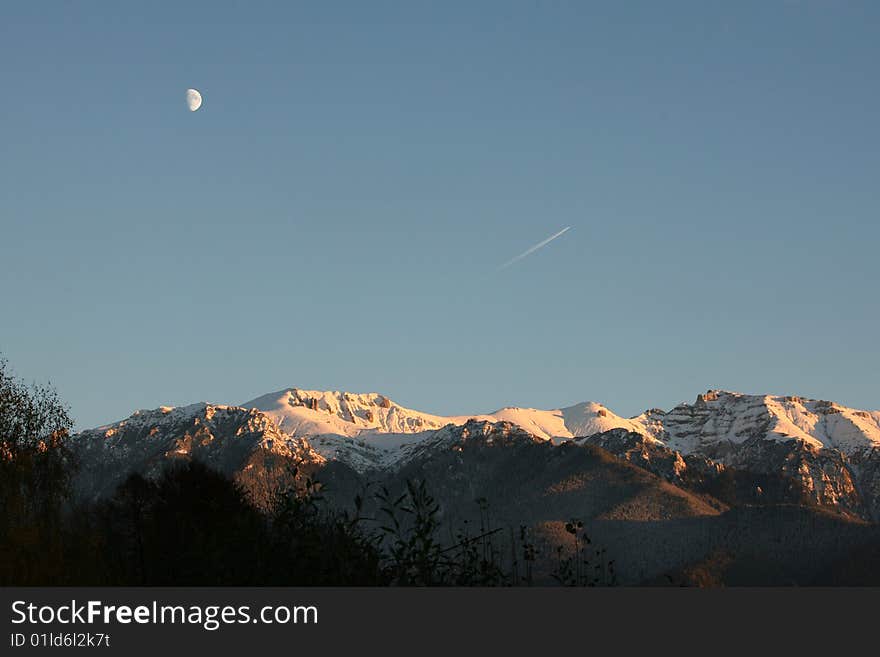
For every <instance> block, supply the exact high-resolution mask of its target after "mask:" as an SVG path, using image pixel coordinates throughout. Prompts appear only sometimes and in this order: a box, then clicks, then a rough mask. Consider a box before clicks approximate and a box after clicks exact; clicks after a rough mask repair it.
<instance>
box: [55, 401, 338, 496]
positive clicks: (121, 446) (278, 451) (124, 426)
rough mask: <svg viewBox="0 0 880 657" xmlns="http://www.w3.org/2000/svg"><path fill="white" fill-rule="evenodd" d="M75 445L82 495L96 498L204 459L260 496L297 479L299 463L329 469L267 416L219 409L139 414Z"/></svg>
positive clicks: (81, 436) (204, 407) (207, 407)
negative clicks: (129, 480)
mask: <svg viewBox="0 0 880 657" xmlns="http://www.w3.org/2000/svg"><path fill="white" fill-rule="evenodd" d="M71 445H72V447H73V450H74V454H75V456H76V458H77V461H78V463H79V471H78V474H77V478H76V480H75V482H74V483H75V487H76V490H77V492H78V493H79V494H80V495H82V496H84V497H86V498H90V499H97V498H100V497H104V496H107V495H110V494H112V493H113V491H114V490H115V489H116V487H117V486H118V485H119V484H121V483H122V482H123V481H124V480H125V478H126V477H127V476H128V475H129V474H131V473H133V472H138V473H141V474H144V475H146V476H155V475H157V474H158V473H160V472H161V471H162V469H163V468H164V467H166V466H167V465H168V464H170V463H174V462H175V461H180V460H189V459H194V460H198V461H201V462H203V463H205V464H207V465H209V466H211V467H212V468H214V469H215V470H217V471H219V472H222V473H223V474H226V475H228V476H230V477H233V478H235V479H236V480H237V481H239V482H240V483H242V484H243V485H245V486H246V487H247V488H249V489H251V490H253V491H255V492H256V491H257V490H258V489H265V490H269V489H271V488H273V487H277V486H278V485H281V484H282V482H284V481H285V480H286V479H287V478H288V477H293V476H295V475H293V474H291V472H290V470H291V468H293V467H295V466H296V464H305V465H306V467H308V468H310V470H312V471H313V470H314V469H316V468H319V467H320V466H322V465H323V464H324V463H325V459H324V458H323V457H322V456H321V455H320V454H318V453H317V452H315V451H314V450H313V449H312V448H311V446H310V445H309V443H308V441H307V440H305V439H298V440H290V439H289V438H288V437H287V436H286V435H284V434H283V433H281V432H280V431H279V430H278V427H277V425H276V423H275V421H274V420H273V419H272V418H270V417H268V416H267V415H265V414H264V413H262V412H260V411H258V410H256V409H245V408H241V407H236V406H221V405H214V404H193V405H191V406H184V407H178V408H172V407H162V408H158V409H155V410H149V411H137V412H136V413H134V414H133V415H132V416H131V417H129V418H128V419H126V420H122V421H120V422H117V423H114V424H112V425H108V426H105V427H101V428H98V429H92V430H89V431H83V432H82V433H80V434H77V435H76V436H75V437H74V439H73V441H72V442H71Z"/></svg>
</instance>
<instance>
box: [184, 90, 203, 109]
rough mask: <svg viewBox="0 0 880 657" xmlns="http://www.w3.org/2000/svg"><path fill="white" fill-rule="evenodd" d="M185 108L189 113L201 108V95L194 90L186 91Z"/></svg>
mask: <svg viewBox="0 0 880 657" xmlns="http://www.w3.org/2000/svg"><path fill="white" fill-rule="evenodd" d="M186 106H187V107H189V111H190V112H195V111H196V110H197V109H199V108H200V107H201V106H202V94H200V93H199V92H198V91H197V90H196V89H187V90H186Z"/></svg>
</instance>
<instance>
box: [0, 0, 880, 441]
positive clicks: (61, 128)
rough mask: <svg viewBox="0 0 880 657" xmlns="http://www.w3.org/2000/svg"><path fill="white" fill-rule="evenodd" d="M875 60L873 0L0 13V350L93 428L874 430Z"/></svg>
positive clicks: (879, 308) (879, 7)
mask: <svg viewBox="0 0 880 657" xmlns="http://www.w3.org/2000/svg"><path fill="white" fill-rule="evenodd" d="M181 5H182V6H181ZM878 61H880V4H878V3H873V2H862V3H859V2H851V3H832V2H820V1H818V0H817V1H816V2H781V1H780V2H728V3H720V2H718V3H716V2H670V3H656V2H644V3H639V2H627V3H612V2H607V3H589V2H545V3H535V2H506V1H505V2H460V3H459V2H443V3H440V2H433V3H428V2H393V3H392V2H371V3H362V2H350V3H349V2H345V3H343V2H326V3H317V2H315V3H280V2H279V3H272V4H261V3H254V2H238V3H228V2H227V3H218V2H204V3H202V2H190V3H171V2H167V3H119V2H112V3H99V2H89V3H60V2H59V3H51V2H49V3H33V2H16V1H13V2H9V1H7V2H4V3H3V5H2V8H0V89H2V98H3V101H2V104H0V145H2V157H0V181H2V184H0V228H2V232H0V262H2V268H3V280H4V285H3V292H4V303H3V309H2V310H0V351H2V352H3V353H4V354H5V356H6V357H7V358H9V359H10V361H11V363H12V365H13V366H14V368H15V370H16V371H17V372H18V373H19V374H20V375H22V376H24V377H25V378H29V379H36V380H46V379H51V380H52V382H53V383H55V385H56V386H57V387H58V389H59V391H60V392H61V394H62V395H63V397H64V398H65V399H66V400H67V401H68V402H69V403H70V404H71V407H72V410H73V414H74V416H75V417H76V420H77V423H78V424H79V426H81V427H84V426H93V425H96V424H99V423H102V422H106V421H110V420H115V419H118V418H121V417H125V416H127V415H128V414H129V413H130V412H131V411H132V410H134V409H136V408H147V407H155V406H158V405H160V404H183V403H189V402H194V401H199V400H210V401H219V402H243V401H245V400H247V399H250V398H252V397H255V396H257V395H259V394H262V393H265V392H269V391H271V390H276V389H280V388H283V387H287V386H298V387H305V388H321V389H324V388H329V389H346V390H351V391H378V392H382V393H385V394H387V395H389V396H391V397H392V398H393V399H395V400H396V401H398V402H400V403H402V404H404V405H408V406H411V407H415V408H418V409H420V410H425V411H432V412H437V413H467V412H477V411H489V410H494V409H495V408H497V407H499V406H502V405H527V406H535V407H555V406H558V405H564V404H570V403H575V402H578V401H583V400H587V399H592V400H597V401H601V402H603V403H606V404H607V405H608V406H609V407H611V408H612V409H614V410H615V411H616V412H618V413H621V414H635V413H637V412H640V411H641V410H643V409H644V408H645V407H647V406H661V407H670V406H672V405H674V404H675V403H677V402H679V401H683V400H692V399H693V397H695V395H696V394H697V393H699V392H701V391H703V390H705V389H707V388H716V387H717V388H726V389H734V390H740V391H743V392H755V393H763V392H768V393H777V394H801V395H805V396H812V397H820V398H826V399H833V400H835V401H839V402H841V403H845V404H848V405H851V406H856V407H862V408H872V409H875V408H878V407H880V383H878V381H880V377H878V376H877V372H878V371H880V346H878V342H877V335H878V333H880V304H878V292H877V290H878V285H877V284H878V265H877V262H878V259H877V256H878V240H880V228H878V220H877V219H878V217H877V214H878V213H877V208H878V200H880V199H878V197H880V184H878V179H877V176H878V171H880V128H878V117H880V82H878V78H877V62H878ZM187 87H195V88H198V89H199V90H201V92H202V94H203V97H204V105H203V107H202V109H201V110H199V111H198V112H196V113H190V112H188V111H187V110H186V107H185V104H184V92H185V90H186V88H187ZM566 226H571V227H572V229H571V230H570V231H568V232H567V233H565V234H564V235H563V236H561V237H560V238H559V239H557V240H555V241H554V242H552V243H550V244H549V245H547V246H546V247H545V248H543V249H541V250H539V251H537V252H535V253H534V254H532V255H530V256H529V257H527V258H525V259H523V260H521V261H519V262H517V263H515V264H514V265H512V266H510V267H508V268H505V269H503V270H501V271H499V267H500V266H501V265H502V264H503V263H505V262H507V261H508V260H510V259H511V258H512V257H514V256H516V255H517V254H518V253H521V252H522V251H524V250H525V249H527V248H528V247H529V246H531V245H532V244H535V243H536V242H539V241H540V240H542V239H544V238H546V237H547V236H549V235H551V234H553V233H555V232H557V231H559V230H561V229H562V228H564V227H566Z"/></svg>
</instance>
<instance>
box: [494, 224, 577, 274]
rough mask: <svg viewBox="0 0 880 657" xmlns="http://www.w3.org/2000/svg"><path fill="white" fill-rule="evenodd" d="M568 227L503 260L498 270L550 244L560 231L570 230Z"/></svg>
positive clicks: (560, 233)
mask: <svg viewBox="0 0 880 657" xmlns="http://www.w3.org/2000/svg"><path fill="white" fill-rule="evenodd" d="M570 229H571V226H566V227H565V228H563V229H562V230H560V231H559V232H558V233H555V234H553V235H551V236H550V237H548V238H547V239H545V240H542V241H540V242H538V243H537V244H535V245H534V246H532V247H529V248H528V249H526V250H525V251H523V252H522V253H520V254H519V255H518V256H516V257H515V258H512V259H510V260H508V261H507V262H505V263H504V264H503V265H501V266H500V267H499V268H498V271H501V270H502V269H506V268H507V267H510V265H512V264H513V263H515V262H518V261H520V260H522V259H523V258H525V257H526V256H528V255H531V254H532V253H534V252H535V251H537V250H538V249H540V248H542V247H544V246H547V245H548V244H550V242H552V241H553V240H555V239H556V238H557V237H559V236H560V235H562V233H564V232H566V231H567V230H570Z"/></svg>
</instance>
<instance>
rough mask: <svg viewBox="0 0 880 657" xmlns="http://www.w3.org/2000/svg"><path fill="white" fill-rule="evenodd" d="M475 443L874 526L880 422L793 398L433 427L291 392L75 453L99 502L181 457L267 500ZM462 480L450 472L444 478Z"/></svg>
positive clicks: (381, 473)
mask: <svg viewBox="0 0 880 657" xmlns="http://www.w3.org/2000/svg"><path fill="white" fill-rule="evenodd" d="M474 436H481V440H482V441H483V442H485V441H490V444H491V442H492V441H500V442H502V443H505V444H506V443H509V442H511V441H514V442H516V441H523V440H524V441H527V442H528V443H529V444H535V445H538V444H544V443H546V445H545V447H550V446H553V445H565V444H571V445H578V446H591V447H598V448H601V449H603V450H607V451H608V452H610V453H611V454H613V455H615V456H616V457H619V458H620V459H623V460H624V461H626V462H628V463H630V464H633V465H636V466H638V467H640V468H642V469H644V470H646V471H648V472H650V473H653V474H655V475H657V476H659V477H661V478H662V479H663V480H665V481H667V482H669V483H672V484H674V485H676V486H679V487H681V488H682V489H685V490H689V491H693V492H696V493H698V494H701V495H706V496H709V497H711V498H712V499H714V500H716V501H718V500H720V501H721V503H722V504H742V503H746V504H774V503H797V504H812V505H818V506H824V507H827V508H831V509H835V510H837V511H840V512H843V513H846V514H850V515H853V516H859V517H862V518H866V519H873V520H877V519H880V412H876V411H875V412H867V411H860V410H856V409H850V408H846V407H843V406H840V405H837V404H834V403H832V402H827V401H818V400H809V399H802V398H799V397H775V396H767V395H765V396H757V395H743V394H739V393H732V392H724V391H709V392H707V393H705V394H702V395H699V396H698V397H697V399H696V401H695V402H694V403H692V404H686V403H685V404H680V405H678V406H676V407H675V408H673V409H671V410H670V411H662V410H658V409H652V410H649V411H646V412H645V413H643V414H641V415H639V416H636V417H634V418H623V417H620V416H618V415H616V414H614V413H613V412H612V411H610V410H609V409H607V408H606V407H605V406H603V405H601V404H597V403H595V402H586V403H583V404H578V405H575V406H571V407H567V408H560V409H555V410H538V409H528V408H504V409H500V410H498V411H495V412H494V413H488V414H481V415H474V416H439V415H432V414H429V413H422V412H419V411H415V410H412V409H408V408H405V407H403V406H400V405H398V404H396V403H394V402H393V401H391V400H390V399H389V398H387V397H385V396H384V395H379V394H375V393H370V394H353V393H346V392H326V391H314V390H301V389H297V388H290V389H287V390H283V391H280V392H277V393H271V394H268V395H264V396H262V397H258V398H256V399H254V400H251V401H250V402H247V403H245V404H243V405H242V406H223V405H213V404H196V405H192V406H187V407H181V408H169V407H165V408H160V409H156V410H152V411H138V412H137V413H135V414H134V415H132V416H131V417H130V418H128V419H127V420H123V421H121V422H117V423H115V424H112V425H108V426H106V427H101V428H99V429H93V430H90V431H85V432H82V433H81V434H79V435H77V436H76V437H75V438H74V441H73V444H74V445H75V449H76V452H77V454H78V456H79V458H80V462H81V463H82V465H83V467H82V474H81V476H80V480H79V481H80V485H79V488H80V490H81V491H83V492H84V494H86V495H89V496H91V497H95V496H100V495H103V494H107V493H109V492H110V491H112V490H113V488H114V487H115V486H116V485H118V483H119V482H120V481H121V480H122V479H123V478H124V477H125V476H126V475H127V473H129V472H132V471H139V472H145V473H147V474H150V473H154V472H156V471H158V469H159V468H161V467H162V466H163V464H164V463H166V462H168V461H174V460H175V459H188V458H193V459H199V460H202V461H204V462H206V463H208V464H209V465H211V466H212V467H215V468H216V469H218V470H220V471H222V472H224V473H227V474H229V475H230V476H234V477H236V478H238V479H239V480H240V481H242V482H245V483H247V484H248V485H249V486H251V487H256V488H263V489H268V488H269V487H271V486H273V485H275V484H276V483H277V482H278V481H281V480H284V478H285V477H287V476H288V475H287V474H286V473H289V471H290V470H291V468H292V467H293V466H292V464H294V463H296V464H298V466H297V467H298V471H299V472H300V473H302V472H314V471H317V470H322V471H323V470H325V469H326V468H327V467H328V466H330V465H333V466H334V467H336V468H337V470H338V471H339V468H340V467H341V468H342V470H348V471H351V473H353V476H354V477H355V478H357V479H372V480H376V479H381V478H387V477H394V476H397V475H398V473H400V472H406V471H409V470H410V469H411V468H412V467H413V466H412V464H413V463H422V464H424V463H426V462H428V461H430V460H432V459H439V460H442V459H444V458H447V457H448V456H449V455H450V454H455V453H456V452H457V451H460V450H462V449H465V446H466V445H469V444H472V441H473V437H474ZM469 441H470V442H469ZM438 462H439V461H438ZM450 467H451V465H450ZM470 474H471V475H473V476H475V477H477V476H479V475H478V473H470ZM461 476H462V474H461V473H460V472H455V471H454V469H450V470H449V472H448V477H449V478H450V480H453V479H455V480H459V479H461ZM469 476H470V475H469Z"/></svg>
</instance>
